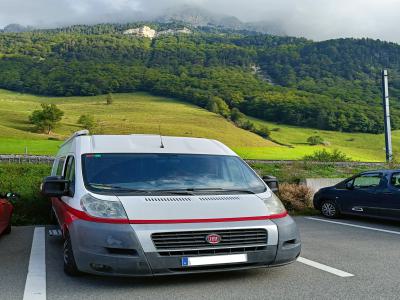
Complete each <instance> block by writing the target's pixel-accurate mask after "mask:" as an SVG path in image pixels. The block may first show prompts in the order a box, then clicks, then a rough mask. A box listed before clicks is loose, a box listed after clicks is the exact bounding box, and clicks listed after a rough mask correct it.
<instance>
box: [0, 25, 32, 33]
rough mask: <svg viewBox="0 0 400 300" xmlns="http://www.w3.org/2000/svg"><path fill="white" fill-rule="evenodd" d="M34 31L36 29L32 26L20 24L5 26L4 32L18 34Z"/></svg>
mask: <svg viewBox="0 0 400 300" xmlns="http://www.w3.org/2000/svg"><path fill="white" fill-rule="evenodd" d="M33 29H34V28H33V27H31V26H23V25H20V24H9V25H7V26H5V27H4V28H3V30H2V31H3V32H9V33H18V32H26V31H32V30H33ZM0 32H1V31H0Z"/></svg>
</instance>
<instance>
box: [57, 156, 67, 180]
mask: <svg viewBox="0 0 400 300" xmlns="http://www.w3.org/2000/svg"><path fill="white" fill-rule="evenodd" d="M64 162H65V157H61V158H60V159H59V160H58V166H57V171H56V176H62V172H63V168H64Z"/></svg>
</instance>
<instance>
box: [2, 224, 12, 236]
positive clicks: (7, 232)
mask: <svg viewBox="0 0 400 300" xmlns="http://www.w3.org/2000/svg"><path fill="white" fill-rule="evenodd" d="M10 233H11V221H10V223H8V226H7V227H6V229H5V230H4V232H3V234H10Z"/></svg>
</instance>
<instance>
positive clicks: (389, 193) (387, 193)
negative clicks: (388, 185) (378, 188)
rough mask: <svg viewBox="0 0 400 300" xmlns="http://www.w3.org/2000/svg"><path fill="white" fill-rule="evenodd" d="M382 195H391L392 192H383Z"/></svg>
mask: <svg viewBox="0 0 400 300" xmlns="http://www.w3.org/2000/svg"><path fill="white" fill-rule="evenodd" d="M383 194H384V195H393V192H383Z"/></svg>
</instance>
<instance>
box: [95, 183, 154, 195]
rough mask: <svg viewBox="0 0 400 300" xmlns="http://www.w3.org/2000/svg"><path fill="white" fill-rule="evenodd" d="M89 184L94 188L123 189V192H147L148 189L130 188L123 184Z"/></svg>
mask: <svg viewBox="0 0 400 300" xmlns="http://www.w3.org/2000/svg"><path fill="white" fill-rule="evenodd" d="M90 186H92V187H94V188H99V189H104V190H109V191H111V190H118V191H123V192H138V193H139V192H140V193H149V191H146V190H141V189H131V188H126V187H123V186H119V185H112V184H97V183H91V184H90Z"/></svg>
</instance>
